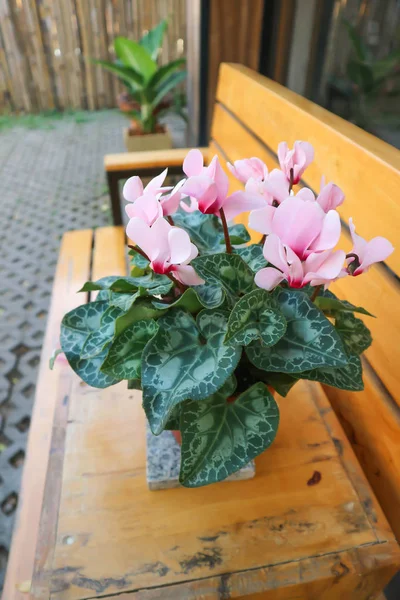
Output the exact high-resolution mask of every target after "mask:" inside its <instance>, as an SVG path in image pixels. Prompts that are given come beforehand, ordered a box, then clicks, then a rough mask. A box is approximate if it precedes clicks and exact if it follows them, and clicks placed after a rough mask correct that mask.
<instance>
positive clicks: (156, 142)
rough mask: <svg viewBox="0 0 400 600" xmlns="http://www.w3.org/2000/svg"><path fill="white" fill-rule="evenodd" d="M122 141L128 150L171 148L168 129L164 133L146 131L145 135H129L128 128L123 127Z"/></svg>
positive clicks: (144, 150)
mask: <svg viewBox="0 0 400 600" xmlns="http://www.w3.org/2000/svg"><path fill="white" fill-rule="evenodd" d="M124 143H125V147H126V149H127V151H128V152H146V151H148V150H168V149H169V148H172V138H171V135H170V133H169V131H168V129H167V130H166V132H165V133H148V134H147V135H129V129H128V128H125V129H124Z"/></svg>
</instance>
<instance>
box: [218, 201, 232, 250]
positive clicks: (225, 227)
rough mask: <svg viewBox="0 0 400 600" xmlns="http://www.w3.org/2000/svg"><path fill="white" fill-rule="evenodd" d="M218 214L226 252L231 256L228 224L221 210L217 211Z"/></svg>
mask: <svg viewBox="0 0 400 600" xmlns="http://www.w3.org/2000/svg"><path fill="white" fill-rule="evenodd" d="M219 214H220V217H221V221H222V229H223V230H224V237H225V245H226V251H227V253H228V254H232V244H231V238H230V237H229V231H228V224H227V222H226V217H225V213H224V209H223V208H220V209H219Z"/></svg>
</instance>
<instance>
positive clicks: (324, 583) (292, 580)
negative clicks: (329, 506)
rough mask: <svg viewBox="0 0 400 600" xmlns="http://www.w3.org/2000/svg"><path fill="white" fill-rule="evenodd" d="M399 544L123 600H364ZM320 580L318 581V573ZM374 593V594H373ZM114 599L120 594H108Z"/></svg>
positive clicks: (384, 576) (387, 571)
mask: <svg viewBox="0 0 400 600" xmlns="http://www.w3.org/2000/svg"><path fill="white" fill-rule="evenodd" d="M393 551H396V544H394V543H389V544H382V546H381V547H379V548H378V550H377V549H376V546H368V547H364V548H360V549H359V550H356V551H346V552H341V553H338V554H335V555H330V554H329V555H325V556H318V557H316V558H313V559H311V560H307V559H305V560H302V561H299V562H295V563H293V562H290V563H287V564H283V565H274V566H268V567H264V568H260V569H254V570H252V571H246V572H243V573H226V574H224V575H221V576H219V577H209V578H207V579H202V580H197V581H192V582H190V583H189V584H187V583H180V584H177V585H172V586H166V587H162V586H160V587H156V588H155V589H147V590H140V591H137V592H127V593H122V594H118V599H119V600H159V598H163V600H215V598H221V599H223V598H232V599H233V598H246V600H294V599H296V600H303V599H304V600H305V599H311V598H315V599H317V598H318V599H321V600H322V599H323V600H337V599H338V597H340V598H341V599H343V600H365V598H367V597H371V598H372V597H373V598H377V600H384V599H385V597H384V595H383V594H381V595H379V596H375V590H376V588H377V585H378V586H380V587H382V586H383V585H385V582H387V581H388V578H390V576H391V574H393V573H394V569H393V565H391V564H390V559H388V556H390V555H391V553H392V552H393ZM375 560H376V567H377V570H376V573H374V574H373V575H372V576H371V572H370V568H369V567H370V565H371V563H372V562H373V561H375ZM316 572H317V573H318V575H319V579H318V580H316V579H315V573H316ZM369 594H371V596H369ZM103 597H104V598H106V599H108V598H110V599H111V598H115V596H103Z"/></svg>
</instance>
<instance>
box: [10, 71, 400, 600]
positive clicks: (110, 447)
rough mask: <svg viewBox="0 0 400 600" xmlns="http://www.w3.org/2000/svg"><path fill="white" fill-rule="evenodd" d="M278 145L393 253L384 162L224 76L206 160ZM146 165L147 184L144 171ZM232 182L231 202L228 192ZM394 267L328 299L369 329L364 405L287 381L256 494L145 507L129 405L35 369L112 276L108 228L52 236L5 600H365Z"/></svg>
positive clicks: (173, 493)
mask: <svg viewBox="0 0 400 600" xmlns="http://www.w3.org/2000/svg"><path fill="white" fill-rule="evenodd" d="M243 90H246V93H245V94H244V93H243ZM256 108H257V110H255V109H256ZM283 119H284V121H283ZM282 131H284V132H285V133H284V134H282ZM254 132H256V133H254ZM282 138H285V139H287V141H288V142H289V143H292V142H293V141H294V140H295V139H307V140H309V141H310V142H311V143H313V144H314V145H315V147H316V149H317V158H316V162H315V164H314V165H313V167H311V168H310V173H309V180H307V183H308V184H309V185H311V186H312V187H314V189H318V180H319V176H320V174H321V171H322V170H323V171H324V172H325V174H326V175H327V177H328V180H329V179H331V178H332V179H334V180H335V182H337V183H338V184H339V185H340V186H341V187H343V189H344V190H345V191H346V194H347V197H348V199H347V207H346V204H345V205H344V207H343V212H342V214H343V217H344V218H347V216H348V215H349V214H350V213H351V214H352V216H353V217H354V219H355V221H356V223H357V225H358V230H359V231H360V233H362V234H363V235H365V236H366V237H368V236H373V235H376V234H377V233H380V234H383V235H387V236H388V237H389V238H390V239H391V240H392V241H395V239H396V225H397V223H396V218H398V208H397V205H396V202H395V198H396V195H395V193H396V189H397V187H396V183H397V186H398V184H399V174H398V172H397V171H396V169H395V161H398V153H397V152H396V151H394V150H393V151H392V149H391V148H389V147H388V146H387V145H386V144H384V143H383V142H380V141H378V140H375V138H373V137H371V136H369V135H368V134H366V133H364V132H362V131H360V130H358V129H357V128H355V127H352V126H351V125H349V124H347V123H344V122H342V121H341V120H340V119H337V118H336V117H334V116H332V115H330V114H329V113H327V112H326V111H324V110H323V109H321V108H319V107H317V106H315V105H313V104H311V103H309V102H307V101H306V100H304V99H302V98H298V97H297V96H296V95H295V94H292V93H290V92H288V91H287V90H285V89H284V88H282V87H281V86H279V85H277V84H275V83H272V82H269V81H268V80H266V79H265V78H263V77H260V76H259V75H256V74H254V73H253V72H251V71H249V70H248V69H245V68H242V67H238V66H232V65H223V67H222V69H221V73H220V80H219V87H218V93H217V103H216V107H215V116H214V123H213V131H212V142H211V144H210V150H211V155H212V153H213V152H217V153H218V154H219V155H220V156H221V158H223V159H229V160H231V161H232V160H235V159H236V158H239V157H244V156H251V155H258V156H261V157H262V158H263V159H264V160H265V161H266V162H267V163H268V165H269V166H270V167H272V166H274V165H275V163H276V157H275V154H274V151H275V149H276V146H277V143H278V141H280V140H281V139H282ZM266 142H268V145H267V144H266ZM144 159H145V160H146V164H147V167H148V168H151V165H153V163H152V156H147V157H146V156H145V157H144V158H142V159H141V160H144ZM321 165H324V168H323V169H322V167H321ZM163 166H164V165H163ZM165 166H167V165H165ZM133 167H135V165H133ZM157 167H161V165H160V164H158V165H157ZM361 174H362V177H361ZM375 179H376V181H375ZM231 183H232V189H234V186H237V185H238V184H237V182H236V181H234V180H232V182H231ZM369 190H374V194H375V198H376V203H377V204H378V205H379V211H376V213H375V212H374V209H375V206H374V205H375V201H372V199H371V196H369V195H368V191H369ZM349 211H350V213H349ZM368 212H369V217H368ZM347 243H348V242H347ZM399 261H400V259H399V258H398V257H397V255H396V254H395V255H394V256H393V257H391V259H390V260H389V261H388V267H387V268H386V267H378V268H375V269H373V270H372V271H371V273H370V274H369V275H367V276H364V277H359V278H356V279H354V280H352V281H351V282H350V283H351V284H352V285H350V283H349V286H348V288H347V284H346V283H345V282H341V283H340V290H338V293H340V294H341V295H344V296H346V297H347V298H348V299H349V300H351V301H352V302H354V303H357V304H364V305H366V307H367V308H368V309H369V310H371V312H373V313H374V314H376V316H377V317H378V319H377V320H376V321H372V320H370V321H369V323H368V324H369V326H370V327H371V329H372V330H373V335H374V337H375V342H374V345H373V346H372V348H371V349H370V350H369V351H368V353H367V359H368V364H369V366H367V372H366V375H365V382H366V389H365V392H362V393H359V394H350V393H347V392H337V391H334V390H332V389H328V388H326V389H325V390H323V389H322V387H321V386H319V385H318V384H313V383H310V382H302V383H299V384H298V385H296V386H295V387H294V389H293V390H292V392H291V393H290V395H289V396H288V397H287V398H286V399H280V400H279V403H280V408H281V426H280V431H279V433H278V436H277V440H276V442H275V444H274V445H273V446H272V447H271V448H270V449H269V450H268V451H267V452H265V453H264V454H263V455H262V456H260V457H259V458H258V460H257V475H256V477H255V479H254V480H251V481H246V482H225V483H221V484H218V485H214V486H210V487H207V488H201V489H195V490H189V489H176V490H166V491H159V492H150V491H148V489H147V485H146V478H145V431H144V415H143V411H142V409H141V401H140V393H139V392H136V391H129V392H128V391H127V390H126V386H125V385H124V384H119V385H117V386H114V387H112V388H109V389H107V390H103V391H100V390H94V389H90V388H88V387H87V386H86V385H85V384H83V383H82V382H80V381H79V380H78V378H77V377H76V376H75V375H74V374H73V373H72V372H71V370H70V369H69V368H68V366H67V365H65V364H62V363H57V365H56V369H55V370H54V371H49V370H48V366H47V365H48V357H49V355H50V354H51V351H52V349H53V347H54V346H56V345H57V338H58V333H59V324H60V319H61V317H62V315H63V314H64V312H66V311H67V310H69V309H71V308H73V307H74V306H76V305H77V304H79V303H80V302H84V301H86V300H87V297H86V298H85V295H76V294H75V291H76V290H77V289H79V288H80V287H81V286H82V283H83V282H84V281H85V280H87V279H90V278H92V279H97V278H99V277H102V276H104V275H106V274H107V275H109V274H115V275H117V274H123V273H125V270H126V262H125V236H124V231H123V229H122V228H121V227H110V228H101V229H97V230H96V231H95V232H92V231H90V230H87V231H80V232H70V233H67V234H66V235H65V236H64V238H63V243H62V247H61V251H60V258H59V263H58V267H57V273H56V277H55V282H54V291H53V298H52V305H51V309H50V313H49V321H48V329H47V333H46V338H45V342H44V346H43V358H42V363H41V367H40V373H39V380H38V386H37V395H36V402H35V409H34V415H33V419H32V425H31V432H30V438H29V446H28V452H27V459H26V464H25V469H24V477H23V483H22V488H21V495H20V502H19V511H18V518H17V522H16V528H15V533H14V540H13V545H12V550H11V554H10V560H9V566H8V572H7V579H6V584H5V588H4V596H3V597H4V598H5V600H9V599H14V598H15V599H17V600H23V599H26V598H27V597H32V598H35V599H36V598H46V599H47V598H52V599H53V600H70V599H74V600H76V599H80V600H83V599H86V600H87V599H89V598H95V597H98V596H101V597H103V598H111V597H113V596H115V595H117V597H119V598H121V599H123V600H128V599H129V600H131V599H135V600H151V599H156V598H166V599H167V600H168V599H171V600H172V599H173V600H175V599H177V600H179V599H186V598H190V599H200V598H201V599H202V600H211V599H214V598H220V599H224V598H225V599H226V598H251V599H256V598H260V600H261V598H262V599H263V600H264V599H267V600H270V599H271V600H289V599H293V598H298V599H302V598H307V599H314V598H315V599H321V600H336V599H337V598H343V599H344V600H345V599H347V598H348V599H349V600H350V599H351V600H365V599H366V598H375V597H377V595H378V593H379V591H381V590H382V589H383V587H384V585H385V584H386V583H387V582H388V581H389V579H390V578H391V576H392V575H393V574H394V573H395V572H396V570H397V569H398V568H399V564H400V563H399V561H400V552H399V548H398V544H397V542H396V540H395V535H394V534H393V530H395V531H397V532H398V533H399V532H400V528H399V518H400V515H399V511H398V510H397V512H396V507H397V508H398V506H399V498H400V494H399V489H400V483H399V479H400V475H399V473H398V472H396V465H395V463H396V459H398V455H399V435H398V434H399V431H400V428H399V425H398V412H397V411H398V408H397V402H398V394H397V400H396V390H397V387H396V381H397V378H398V377H399V376H398V374H397V372H396V371H395V365H396V364H398V360H397V359H398V355H399V352H400V350H399V348H398V344H396V341H395V340H396V338H395V335H396V333H397V334H398V332H399V331H400V327H399V319H400V317H399V315H398V313H396V312H395V309H396V301H395V298H396V296H395V294H396V293H397V289H396V286H397V283H396V282H393V281H392V275H391V272H390V271H389V268H390V269H391V270H392V271H394V272H398V266H399V265H398V264H397V263H398V262H399ZM358 282H360V283H358ZM388 310H391V313H390V319H391V320H390V319H389V315H388V314H387V311H388ZM389 335H391V336H392V337H389ZM328 396H329V400H328ZM329 401H330V402H331V403H332V406H333V408H334V409H335V410H334V411H333V410H332V408H331V404H330V402H329ZM338 416H339V419H340V420H341V421H342V422H343V424H344V425H345V429H346V431H347V432H349V433H350V435H349V436H346V435H345V434H344V431H343V429H342V426H341V424H340V420H339V419H338ZM355 454H357V456H358V458H359V461H360V462H359V461H358V460H357V458H356V455H355ZM397 462H398V461H397ZM360 463H361V464H362V466H363V469H364V470H363V469H362V468H361V467H360ZM367 477H368V479H369V481H368V479H367ZM371 486H372V487H374V490H373V489H372V487H371ZM374 491H375V493H374ZM375 494H376V495H375ZM376 496H378V498H379V502H378V500H377V498H376ZM381 506H382V508H383V509H384V511H383V510H382V508H381ZM384 513H386V515H385V514H384ZM387 519H389V521H390V525H389V523H388V520H387ZM29 590H30V595H29Z"/></svg>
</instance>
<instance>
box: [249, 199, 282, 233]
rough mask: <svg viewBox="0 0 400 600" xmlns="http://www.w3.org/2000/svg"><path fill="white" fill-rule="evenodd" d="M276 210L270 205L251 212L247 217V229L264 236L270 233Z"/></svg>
mask: <svg viewBox="0 0 400 600" xmlns="http://www.w3.org/2000/svg"><path fill="white" fill-rule="evenodd" d="M276 210H277V209H276V208H274V207H273V206H270V205H267V206H264V208H257V209H256V210H252V211H251V213H250V216H249V227H250V228H251V229H254V231H258V233H263V234H264V235H265V234H268V233H272V220H273V217H274V215H275V211H276Z"/></svg>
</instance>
